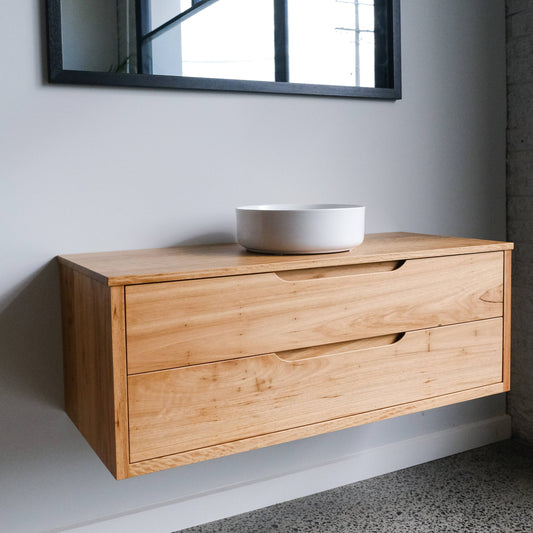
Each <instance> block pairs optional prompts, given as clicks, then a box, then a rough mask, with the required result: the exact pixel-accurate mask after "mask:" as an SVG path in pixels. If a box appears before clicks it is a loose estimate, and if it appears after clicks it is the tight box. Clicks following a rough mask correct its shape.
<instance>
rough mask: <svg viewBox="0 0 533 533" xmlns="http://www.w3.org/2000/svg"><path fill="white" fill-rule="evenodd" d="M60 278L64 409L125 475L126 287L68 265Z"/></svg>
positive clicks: (109, 464)
mask: <svg viewBox="0 0 533 533" xmlns="http://www.w3.org/2000/svg"><path fill="white" fill-rule="evenodd" d="M60 278H61V302H62V321H63V367H64V387H65V410H66V412H67V414H68V415H69V417H70V418H71V419H72V421H73V422H74V424H75V425H76V427H77V428H78V429H79V430H80V432H81V433H82V435H83V436H84V437H85V439H86V440H87V441H88V442H89V444H90V445H91V447H92V448H93V450H94V451H95V452H96V454H97V455H98V456H99V457H100V459H101V460H102V461H103V463H104V464H105V465H106V466H107V468H108V469H109V470H110V471H111V473H112V474H113V475H114V476H115V477H116V478H117V479H122V478H124V477H127V474H126V472H127V463H128V448H127V403H126V396H127V395H126V378H125V371H126V362H125V333H124V331H125V326H124V290H123V288H122V287H112V288H111V289H110V288H109V287H107V286H106V285H104V284H102V283H100V282H98V281H96V280H94V279H91V278H89V277H87V276H85V275H83V274H81V273H79V272H77V271H75V270H72V269H70V268H68V267H65V266H64V265H60ZM114 354H115V357H114Z"/></svg>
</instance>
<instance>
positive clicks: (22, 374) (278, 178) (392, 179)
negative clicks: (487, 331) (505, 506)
mask: <svg viewBox="0 0 533 533" xmlns="http://www.w3.org/2000/svg"><path fill="white" fill-rule="evenodd" d="M0 2H2V7H3V8H4V9H5V10H6V12H7V11H8V10H9V19H10V23H9V24H7V25H5V27H4V28H3V32H2V34H1V35H0V39H1V40H2V46H3V48H4V49H10V50H16V54H15V53H13V54H6V55H4V57H3V68H4V69H5V72H6V73H8V75H6V76H4V79H3V82H2V84H1V86H0V91H1V98H0V250H1V253H0V271H1V273H2V276H1V278H0V405H1V409H0V479H1V483H0V502H1V503H0V523H1V524H2V527H4V528H6V530H7V531H17V532H19V533H24V532H26V531H39V530H46V529H50V528H53V527H62V526H65V525H67V524H71V523H76V522H81V521H84V520H91V519H95V518H99V517H102V516H106V515H110V514H114V513H121V512H128V511H130V510H134V509H136V508H139V507H143V506H150V505H155V504H160V503H162V502H165V501H169V500H173V499H177V498H185V499H186V498H187V497H188V496H189V495H191V494H194V493H195V492H198V491H206V490H212V489H213V490H214V489H216V488H217V487H218V486H220V485H223V484H225V483H232V482H235V483H238V482H242V481H246V480H250V479H255V478H256V477H258V476H269V475H276V474H277V473H278V472H283V471H285V470H286V469H288V468H293V467H294V468H306V466H307V465H310V464H315V463H316V462H320V461H324V462H326V461H328V460H334V459H335V458H337V457H341V456H342V455H343V454H344V455H346V454H349V453H353V452H354V451H356V450H358V449H364V448H373V447H376V446H380V445H382V444H383V443H384V442H391V441H395V440H396V439H403V438H409V437H410V436H413V435H417V434H420V433H425V432H431V431H434V430H438V429H442V428H446V427H452V426H455V425H457V424H461V423H464V422H465V421H466V422H468V421H471V420H482V419H484V418H487V417H491V416H494V415H497V414H500V413H503V412H504V402H503V399H502V398H501V397H495V398H493V399H487V400H482V401H478V402H473V403H469V404H466V405H459V406H453V407H450V408H446V409H444V410H437V411H433V412H427V413H424V414H419V415H413V416H410V417H406V418H402V419H398V420H392V421H388V422H384V423H380V425H369V426H363V427H361V428H355V429H353V430H347V431H343V432H338V433H334V434H330V435H325V436H321V437H316V438H313V439H306V440H304V441H299V442H295V443H289V444H287V445H281V446H278V447H272V448H268V449H265V450H258V451H254V452H249V453H247V454H242V455H236V456H232V457H227V458H223V459H219V460H215V461H211V462H208V463H201V464H197V465H191V466H187V467H182V468H179V469H173V470H170V471H166V472H160V473H156V474H150V475H148V476H143V477H140V478H135V479H131V480H126V481H122V482H116V481H114V480H113V478H112V477H111V476H110V475H109V474H108V473H107V471H106V470H105V468H104V467H103V466H102V465H101V463H100V462H99V461H98V459H97V458H96V457H95V455H94V454H93V453H92V451H91V450H90V449H89V447H88V445H87V444H86V443H85V442H84V440H83V438H82V437H81V436H80V435H79V433H78V432H77V430H76V429H75V428H74V426H73V425H72V424H71V423H70V422H69V421H68V420H67V418H66V416H65V414H64V412H63V410H62V403H63V398H62V374H61V334H60V324H59V297H58V282H57V272H56V266H55V263H54V262H53V258H54V256H55V255H56V254H58V253H69V252H89V251H101V250H114V249H127V248H142V247H156V246H168V245H173V244H181V243H199V242H213V241H227V240H232V238H233V232H234V219H233V208H234V206H236V205H239V204H245V203H256V202H281V201H287V202H293V201H303V202H315V201H320V202H339V201H340V202H355V203H364V204H366V205H367V213H368V217H367V229H368V231H369V232H377V231H395V230H406V231H417V232H428V233H442V234H455V235H461V236H471V237H487V238H504V237H505V115H506V111H505V42H504V38H505V28H504V1H503V0H470V1H468V2H465V1H464V0H447V1H446V2H442V1H441V0H405V1H404V2H402V9H403V83H404V99H403V100H401V101H399V102H396V103H391V102H372V101H358V100H350V99H335V98H315V97H298V96H292V97H290V96H267V95H253V94H249V95H247V94H217V93H208V92H172V91H153V90H126V89H114V88H89V87H66V86H51V85H48V84H46V83H45V81H44V78H45V75H44V59H43V51H42V48H43V44H44V40H43V37H42V32H43V28H44V23H43V17H42V15H43V13H42V12H40V9H42V8H40V7H38V6H41V5H42V2H37V1H33V2H30V1H26V2H11V1H8V0H0ZM200 139H201V142H199V140H200ZM280 497H281V498H282V495H281V496H280ZM30 511H31V512H30ZM177 521H178V517H177ZM176 527H179V523H177V524H176Z"/></svg>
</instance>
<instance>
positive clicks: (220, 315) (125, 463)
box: [59, 233, 513, 479]
mask: <svg viewBox="0 0 533 533" xmlns="http://www.w3.org/2000/svg"><path fill="white" fill-rule="evenodd" d="M512 247H513V246H512V244H511V243H504V242H496V241H482V240H474V239H462V238H453V237H440V236H431V235H419V234H410V233H388V234H373V235H367V236H366V239H365V241H364V243H363V244H362V245H361V246H359V247H357V248H356V249H355V250H353V251H352V252H345V253H337V254H324V255H307V256H273V255H260V254H252V253H248V252H246V251H245V250H244V249H242V248H241V247H239V246H238V245H236V244H229V245H213V246H191V247H179V248H166V249H153V250H136V251H126V252H106V253H97V254H77V255H67V256H60V257H59V263H60V275H61V294H62V310H63V341H64V342H63V344H64V368H65V405H66V411H67V413H68V414H69V416H70V417H71V418H72V420H73V421H74V423H75V424H76V426H77V427H78V428H79V430H80V431H81V433H82V434H83V435H84V436H85V438H86V439H87V440H88V442H89V443H90V444H91V446H92V447H93V448H94V450H95V451H96V453H97V454H98V455H99V457H100V458H101V459H102V461H103V462H104V463H105V464H106V466H107V467H108V468H109V470H110V471H111V472H112V473H113V475H114V476H115V477H116V478H117V479H123V478H127V477H132V476H136V475H139V474H143V473H147V472H153V471H157V470H161V469H165V468H170V467H174V466H179V465H183V464H187V463H192V462H196V461H201V460H205V459H210V458H213V457H218V456H222V455H228V454H231V453H237V452H240V451H245V450H250V449H254V448H259V447H263V446H268V445H272V444H277V443H281V442H286V441H289V440H294V439H299V438H303V437H308V436H312V435H317V434H320V433H325V432H328V431H334V430H337V429H343V428H347V427H351V426H355V425H360V424H364V423H367V422H372V421H377V420H382V419H385V418H390V417H393V416H399V415H402V414H407V413H412V412H416V411H421V410H426V409H430V408H433V407H438V406H443V405H447V404H451V403H456V402H462V401H466V400H470V399H473V398H478V397H482V396H487V395H490V394H496V393H500V392H504V391H507V390H509V372H510V359H509V358H510V353H509V348H510V287H511V284H510V276H511V250H512Z"/></svg>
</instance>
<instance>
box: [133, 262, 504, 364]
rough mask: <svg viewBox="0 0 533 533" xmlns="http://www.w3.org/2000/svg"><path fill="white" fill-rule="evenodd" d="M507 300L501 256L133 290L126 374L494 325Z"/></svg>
mask: <svg viewBox="0 0 533 533" xmlns="http://www.w3.org/2000/svg"><path fill="white" fill-rule="evenodd" d="M502 301H503V252H490V253H480V254H469V255H459V256H449V257H437V258H429V259H414V260H408V261H406V262H405V263H404V264H403V265H402V266H401V267H399V268H398V269H396V270H393V271H390V272H376V273H370V274H360V275H340V276H338V277H327V278H319V279H298V280H297V281H286V280H284V279H282V278H281V277H279V276H278V275H277V274H275V273H266V274H252V275H245V276H229V277H224V278H211V279H200V280H190V281H177V282H169V283H154V284H146V285H136V286H129V287H126V331H127V356H128V372H129V373H139V372H147V371H153V370H162V369H167V368H173V367H179V366H187V365H192V364H199V363H205V362H210V361H220V360H224V359H231V358H235V357H242V356H245V355H255V354H262V353H267V352H273V351H276V352H280V351H284V350H292V349H297V348H303V347H308V346H318V345H323V344H330V343H335V342H343V341H348V340H353V339H360V338H366V337H372V336H377V335H385V334H389V333H398V332H403V331H409V330H416V329H422V328H428V327H434V326H439V325H447V324H455V323H460V322H468V321H472V320H480V319H485V318H493V317H498V316H502V310H503V306H502Z"/></svg>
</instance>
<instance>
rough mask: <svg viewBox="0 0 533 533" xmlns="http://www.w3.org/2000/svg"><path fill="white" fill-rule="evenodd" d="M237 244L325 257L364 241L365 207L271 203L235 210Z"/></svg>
mask: <svg viewBox="0 0 533 533" xmlns="http://www.w3.org/2000/svg"><path fill="white" fill-rule="evenodd" d="M236 214H237V242H238V243H239V244H241V245H242V246H244V247H245V248H246V249H247V250H249V251H251V252H260V253H269V254H325V253H333V252H345V251H347V250H351V249H352V248H354V247H355V246H357V245H358V244H361V243H362V242H363V239H364V236H365V208H364V206H362V205H347V204H271V205H248V206H243V207H238V208H237V209H236Z"/></svg>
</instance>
